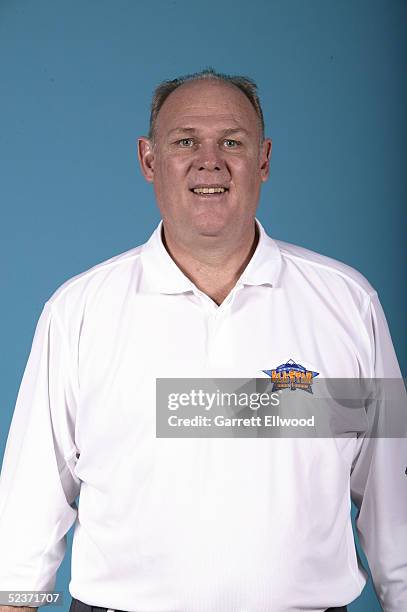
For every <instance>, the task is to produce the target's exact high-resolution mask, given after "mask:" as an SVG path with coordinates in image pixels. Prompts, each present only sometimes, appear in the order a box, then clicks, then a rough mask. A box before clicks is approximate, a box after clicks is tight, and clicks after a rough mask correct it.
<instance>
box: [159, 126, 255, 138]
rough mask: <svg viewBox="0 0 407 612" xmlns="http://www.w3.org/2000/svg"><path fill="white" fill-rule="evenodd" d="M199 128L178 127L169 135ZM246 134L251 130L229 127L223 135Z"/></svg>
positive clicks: (195, 131)
mask: <svg viewBox="0 0 407 612" xmlns="http://www.w3.org/2000/svg"><path fill="white" fill-rule="evenodd" d="M198 131H199V130H196V129H195V128H193V127H177V128H174V129H172V130H170V131H169V132H168V136H171V135H173V134H177V133H180V132H182V133H187V134H196V133H197V132H198ZM237 133H239V134H246V135H248V134H249V132H248V131H247V130H245V128H227V129H226V130H223V131H222V135H223V136H231V135H232V134H237Z"/></svg>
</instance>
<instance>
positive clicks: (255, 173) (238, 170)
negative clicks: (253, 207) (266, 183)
mask: <svg viewBox="0 0 407 612" xmlns="http://www.w3.org/2000/svg"><path fill="white" fill-rule="evenodd" d="M232 176H233V177H234V182H235V185H236V187H237V189H238V190H239V191H246V192H247V190H249V191H250V190H253V189H256V188H257V187H258V185H259V184H260V178H261V175H260V168H259V163H258V160H254V159H253V160H249V161H248V160H235V163H234V164H233V168H232ZM247 195H248V197H250V193H249V192H247Z"/></svg>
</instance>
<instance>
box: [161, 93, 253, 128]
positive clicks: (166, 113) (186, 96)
mask: <svg viewBox="0 0 407 612" xmlns="http://www.w3.org/2000/svg"><path fill="white" fill-rule="evenodd" d="M182 127H188V128H193V129H196V130H201V131H208V132H209V131H221V130H222V129H232V128H234V129H237V128H242V129H244V130H245V131H246V132H248V133H249V134H250V133H253V135H254V136H255V137H257V136H258V133H259V129H260V121H259V118H258V116H257V113H256V111H255V109H254V108H253V106H252V104H251V102H250V100H249V99H248V98H247V97H246V96H245V94H244V93H243V92H241V91H240V90H239V89H238V88H237V87H235V86H234V85H229V84H227V83H218V82H201V81H198V82H193V83H185V84H184V85H181V86H180V87H178V88H177V89H176V90H175V91H173V92H172V93H171V94H170V95H169V96H168V98H167V99H166V100H165V102H164V104H163V105H162V107H161V109H160V111H159V113H158V116H157V123H156V135H157V137H160V136H162V137H163V136H165V135H166V134H168V133H169V132H170V131H172V130H174V129H177V128H182Z"/></svg>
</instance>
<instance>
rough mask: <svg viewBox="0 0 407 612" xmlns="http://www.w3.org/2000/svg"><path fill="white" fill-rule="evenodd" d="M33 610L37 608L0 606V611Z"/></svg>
mask: <svg viewBox="0 0 407 612" xmlns="http://www.w3.org/2000/svg"><path fill="white" fill-rule="evenodd" d="M17 610H19V611H20V612H33V610H38V608H23V607H22V606H0V612H17Z"/></svg>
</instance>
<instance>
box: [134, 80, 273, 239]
mask: <svg viewBox="0 0 407 612" xmlns="http://www.w3.org/2000/svg"><path fill="white" fill-rule="evenodd" d="M270 152H271V141H270V140H265V141H263V142H262V141H261V129H260V124H259V119H258V116H257V114H256V111H255V110H254V108H253V106H252V105H251V103H250V101H249V100H248V99H247V98H246V96H245V95H244V94H243V93H242V92H241V91H240V90H239V89H238V88H237V87H235V86H233V85H229V84H226V83H222V82H219V81H215V80H206V81H195V82H190V83H186V84H184V85H182V86H180V87H179V88H178V89H176V90H175V91H174V92H172V93H171V94H170V95H169V97H168V98H167V99H166V101H165V102H164V104H163V106H162V107H161V109H160V112H159V114H158V117H157V122H156V132H155V139H154V144H153V143H151V142H150V141H149V140H148V139H145V138H141V139H140V140H139V157H140V162H141V167H142V171H143V174H144V176H145V178H146V179H147V180H148V181H150V182H153V184H154V190H155V194H156V198H157V202H158V206H159V209H160V211H161V215H162V218H163V220H164V227H165V228H169V229H170V231H171V233H172V235H173V236H178V237H180V238H182V241H183V242H188V243H191V244H193V242H194V240H201V239H202V237H227V236H228V235H232V236H233V235H234V236H235V237H236V236H239V235H241V234H242V232H243V231H244V230H245V229H247V228H248V227H249V226H250V227H251V228H252V227H253V219H254V216H255V211H256V208H257V204H258V200H259V195H260V186H261V183H262V182H263V181H265V180H267V178H268V174H269V163H268V162H269V157H270Z"/></svg>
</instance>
